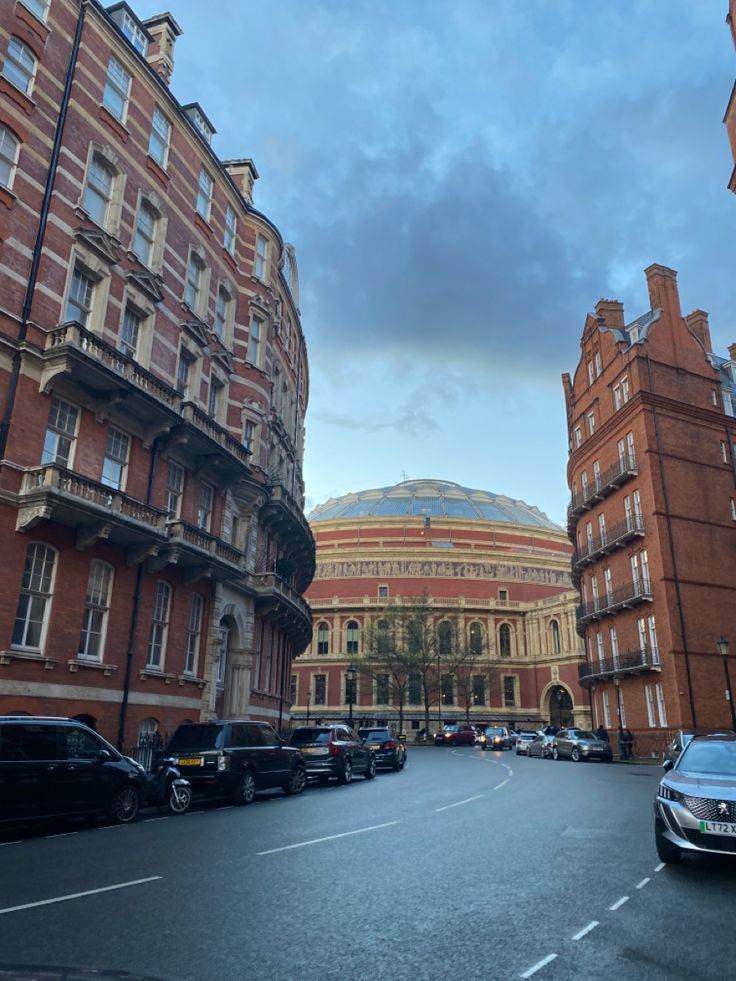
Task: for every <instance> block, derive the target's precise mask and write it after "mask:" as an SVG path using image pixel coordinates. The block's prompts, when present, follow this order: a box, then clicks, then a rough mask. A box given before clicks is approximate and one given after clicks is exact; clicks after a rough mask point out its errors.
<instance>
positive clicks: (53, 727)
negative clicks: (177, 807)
mask: <svg viewBox="0 0 736 981" xmlns="http://www.w3.org/2000/svg"><path fill="white" fill-rule="evenodd" d="M145 793H146V775H145V771H144V769H143V767H142V766H141V765H140V764H139V763H136V762H135V761H133V760H129V759H128V758H127V757H125V756H123V755H121V754H120V753H119V752H118V751H117V750H116V749H115V748H114V747H113V746H111V745H110V743H108V742H107V740H105V739H103V738H102V736H100V735H99V734H98V733H96V732H94V731H93V730H92V729H89V728H88V727H87V726H85V725H84V724H83V723H81V722H77V721H75V720H73V719H56V718H41V717H37V716H28V715H25V716H0V824H2V823H16V822H18V823H23V824H27V823H28V822H31V821H37V820H40V819H43V818H52V817H54V818H56V817H61V818H66V817H81V816H87V815H94V816H99V817H108V818H111V819H112V820H113V821H116V822H118V823H121V824H127V823H128V822H130V821H133V820H135V818H136V817H137V815H138V811H139V810H140V808H141V806H142V805H143V802H144V800H145Z"/></svg>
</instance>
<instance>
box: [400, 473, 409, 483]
mask: <svg viewBox="0 0 736 981" xmlns="http://www.w3.org/2000/svg"><path fill="white" fill-rule="evenodd" d="M408 479H409V474H408V473H407V472H406V470H402V471H401V483H402V484H405V483H406V481H407V480H408Z"/></svg>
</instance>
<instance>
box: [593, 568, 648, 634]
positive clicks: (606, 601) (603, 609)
mask: <svg viewBox="0 0 736 981" xmlns="http://www.w3.org/2000/svg"><path fill="white" fill-rule="evenodd" d="M651 602H652V587H651V583H650V581H649V579H644V578H641V579H635V580H634V581H633V582H629V583H626V584H625V585H624V586H620V587H619V588H618V589H612V590H611V592H610V593H607V594H606V595H605V596H598V597H596V598H595V599H594V600H593V601H592V602H590V603H582V604H581V605H580V606H579V607H578V616H577V620H578V626H580V625H583V624H586V623H590V622H591V621H592V620H600V619H602V618H603V617H605V616H609V614H613V613H619V612H620V611H621V610H625V609H627V608H628V607H631V606H637V605H638V604H639V603H651Z"/></svg>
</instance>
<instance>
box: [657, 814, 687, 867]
mask: <svg viewBox="0 0 736 981" xmlns="http://www.w3.org/2000/svg"><path fill="white" fill-rule="evenodd" d="M654 844H655V845H656V848H657V855H658V856H659V860H660V862H666V863H667V864H668V865H677V864H678V863H680V862H681V861H682V852H681V851H680V849H679V848H678V847H677V845H673V844H672V842H671V841H667V839H666V838H665V837H664V835H663V834H662V832H661V831H660V830H659V824H658V823H657V824H655V825H654Z"/></svg>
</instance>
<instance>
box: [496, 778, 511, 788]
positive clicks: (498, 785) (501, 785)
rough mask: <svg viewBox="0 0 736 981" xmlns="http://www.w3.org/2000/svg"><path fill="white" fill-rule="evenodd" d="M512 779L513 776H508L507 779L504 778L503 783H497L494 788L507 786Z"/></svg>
mask: <svg viewBox="0 0 736 981" xmlns="http://www.w3.org/2000/svg"><path fill="white" fill-rule="evenodd" d="M510 779H511V777H506V779H505V780H502V781H501V783H497V784H496V786H495V787H494V788H493V789H494V790H500V789H501V787H505V786H506V784H507V783H508V782H509V780H510Z"/></svg>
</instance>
